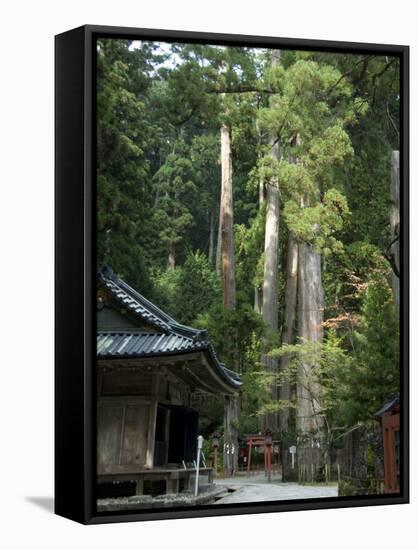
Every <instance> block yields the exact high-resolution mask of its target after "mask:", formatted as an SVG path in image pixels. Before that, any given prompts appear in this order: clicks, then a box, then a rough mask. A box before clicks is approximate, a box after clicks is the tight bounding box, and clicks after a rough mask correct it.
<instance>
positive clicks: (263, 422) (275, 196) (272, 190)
mask: <svg viewBox="0 0 419 550" xmlns="http://www.w3.org/2000/svg"><path fill="white" fill-rule="evenodd" d="M278 154H279V153H278V145H277V144H276V145H274V146H273V147H272V149H271V155H272V156H274V157H275V158H277V157H278ZM278 231H279V191H278V181H277V180H276V179H275V178H274V179H272V180H271V181H270V182H269V184H268V186H267V190H266V222H265V261H264V269H263V290H262V292H263V295H262V316H263V320H264V321H265V323H266V326H267V327H268V328H269V329H270V330H271V331H273V332H277V331H278V261H279V260H278V258H279V250H278V247H279V234H278ZM262 364H263V365H264V368H265V370H266V371H267V372H270V373H276V372H277V370H278V360H277V359H276V358H273V357H268V355H267V354H266V353H262ZM267 389H268V392H269V396H270V399H272V400H277V399H278V391H277V384H276V382H273V383H272V384H270V385H269V386H268V388H267ZM259 420H260V422H259V428H260V429H261V430H263V431H265V430H270V431H272V432H276V431H278V414H277V413H270V414H265V415H262V416H260V417H259Z"/></svg>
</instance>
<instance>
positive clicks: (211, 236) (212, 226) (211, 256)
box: [208, 205, 215, 267]
mask: <svg viewBox="0 0 419 550" xmlns="http://www.w3.org/2000/svg"><path fill="white" fill-rule="evenodd" d="M214 232H215V212H214V205H211V212H210V227H209V247H208V263H209V265H210V267H212V265H213V262H214Z"/></svg>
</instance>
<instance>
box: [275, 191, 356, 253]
mask: <svg viewBox="0 0 419 550" xmlns="http://www.w3.org/2000/svg"><path fill="white" fill-rule="evenodd" d="M348 215H349V209H348V205H347V202H346V198H345V197H344V196H343V195H342V194H341V193H340V192H339V191H337V190H336V189H329V190H328V191H326V193H325V194H324V195H323V198H322V201H321V202H318V203H317V204H316V205H315V206H312V207H306V208H304V207H301V206H300V205H298V204H297V203H296V202H295V201H292V200H290V201H287V202H286V203H285V206H284V220H285V222H286V223H287V226H288V228H289V229H290V230H291V231H292V232H293V233H294V235H295V236H296V238H297V240H300V241H303V242H307V243H310V244H312V245H313V246H314V247H315V248H316V249H317V250H319V251H320V252H322V253H323V255H325V256H327V255H329V254H330V253H331V252H332V251H333V252H338V251H340V250H342V247H343V245H342V243H341V242H340V241H338V240H337V239H336V238H335V237H334V236H333V234H334V233H336V232H338V231H340V230H342V228H343V224H344V221H345V218H347V217H348Z"/></svg>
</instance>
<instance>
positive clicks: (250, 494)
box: [215, 475, 338, 504]
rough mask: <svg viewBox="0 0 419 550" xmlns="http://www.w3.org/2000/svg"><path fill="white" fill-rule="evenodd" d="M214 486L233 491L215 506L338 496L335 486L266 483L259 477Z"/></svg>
mask: <svg viewBox="0 0 419 550" xmlns="http://www.w3.org/2000/svg"><path fill="white" fill-rule="evenodd" d="M216 484H217V485H220V486H225V487H226V488H227V489H229V490H230V491H231V490H234V492H230V493H229V494H228V495H226V496H225V497H222V498H221V499H218V500H217V502H216V503H215V504H233V503H238V502H263V501H269V500H292V499H299V498H330V497H337V496H338V487H337V485H321V484H319V485H299V484H298V483H282V482H281V481H272V482H271V483H268V482H267V480H266V478H265V477H264V476H263V475H261V476H251V477H248V478H247V477H234V478H230V479H217V480H216Z"/></svg>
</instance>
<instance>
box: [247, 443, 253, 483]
mask: <svg viewBox="0 0 419 550" xmlns="http://www.w3.org/2000/svg"><path fill="white" fill-rule="evenodd" d="M251 462H252V440H250V441H249V454H248V458H247V475H249V472H250V464H251Z"/></svg>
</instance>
